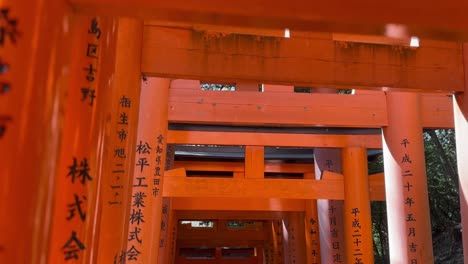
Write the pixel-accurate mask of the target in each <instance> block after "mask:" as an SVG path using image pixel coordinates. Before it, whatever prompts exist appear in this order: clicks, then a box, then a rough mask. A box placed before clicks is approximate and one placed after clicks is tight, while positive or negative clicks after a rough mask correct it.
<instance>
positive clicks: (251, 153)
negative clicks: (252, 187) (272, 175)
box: [244, 146, 265, 179]
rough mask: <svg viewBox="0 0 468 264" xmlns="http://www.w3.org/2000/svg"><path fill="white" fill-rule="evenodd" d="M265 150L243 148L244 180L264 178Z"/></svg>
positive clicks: (262, 148) (255, 147) (256, 147)
mask: <svg viewBox="0 0 468 264" xmlns="http://www.w3.org/2000/svg"><path fill="white" fill-rule="evenodd" d="M264 171H265V148H264V147H263V146H245V170H244V173H245V178H252V179H261V178H263V177H265V172H264Z"/></svg>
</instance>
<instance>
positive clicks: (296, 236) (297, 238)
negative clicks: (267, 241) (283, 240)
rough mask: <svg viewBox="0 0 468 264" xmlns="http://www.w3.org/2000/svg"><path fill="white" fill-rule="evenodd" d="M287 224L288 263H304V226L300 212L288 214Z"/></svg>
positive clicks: (302, 215)
mask: <svg viewBox="0 0 468 264" xmlns="http://www.w3.org/2000/svg"><path fill="white" fill-rule="evenodd" d="M288 222H289V225H288V227H289V229H288V234H289V243H288V244H289V263H292V264H299V263H306V252H305V250H306V245H305V225H304V214H303V213H302V212H290V213H289V217H288Z"/></svg>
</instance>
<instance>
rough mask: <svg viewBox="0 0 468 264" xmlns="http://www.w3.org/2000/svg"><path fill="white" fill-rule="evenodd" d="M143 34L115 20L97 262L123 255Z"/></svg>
mask: <svg viewBox="0 0 468 264" xmlns="http://www.w3.org/2000/svg"><path fill="white" fill-rule="evenodd" d="M142 31H143V23H142V22H141V21H138V20H134V19H127V18H120V19H119V20H118V28H117V40H116V52H115V53H116V55H115V69H114V72H115V74H114V76H115V77H114V79H112V80H113V81H112V83H111V88H112V89H111V91H112V94H111V97H110V99H109V100H110V101H111V102H110V103H111V107H110V111H109V121H108V123H107V124H106V137H105V141H104V142H105V144H106V147H105V148H103V151H104V159H103V164H104V165H103V166H104V167H103V168H102V178H101V187H100V188H101V195H100V198H99V199H100V201H99V207H100V209H99V212H100V214H101V216H100V227H99V240H98V250H97V252H96V255H95V256H96V258H97V262H98V263H106V262H112V261H115V262H117V263H120V261H122V260H125V255H126V249H127V240H128V219H129V216H130V212H129V210H130V206H131V204H130V203H131V194H132V182H133V177H132V175H133V171H134V166H135V152H134V149H135V146H136V144H135V143H136V133H137V127H138V112H139V101H140V75H141V73H140V70H139V62H140V56H141V54H140V50H139V47H140V45H141V39H142ZM110 42H113V41H112V40H111V41H110ZM130 45H131V46H130ZM124 116H127V117H128V120H127V121H126V122H122V120H121V118H122V117H124ZM124 123H126V124H124Z"/></svg>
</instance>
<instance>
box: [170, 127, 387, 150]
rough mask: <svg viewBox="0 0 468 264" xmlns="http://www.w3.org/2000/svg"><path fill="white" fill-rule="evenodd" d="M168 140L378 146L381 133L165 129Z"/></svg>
mask: <svg viewBox="0 0 468 264" xmlns="http://www.w3.org/2000/svg"><path fill="white" fill-rule="evenodd" d="M167 140H168V143H172V144H193V145H237V146H245V145H253V146H255V145H257V146H275V147H325V148H340V147H346V146H361V147H366V148H371V149H379V148H382V136H381V135H322V134H284V133H253V132H206V131H176V130H169V131H168V139H167Z"/></svg>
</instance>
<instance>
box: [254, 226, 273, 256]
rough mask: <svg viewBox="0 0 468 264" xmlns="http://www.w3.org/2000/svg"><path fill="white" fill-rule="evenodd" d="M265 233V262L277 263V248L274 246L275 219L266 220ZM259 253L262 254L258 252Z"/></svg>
mask: <svg viewBox="0 0 468 264" xmlns="http://www.w3.org/2000/svg"><path fill="white" fill-rule="evenodd" d="M264 230H265V234H266V238H267V239H266V240H265V242H264V244H263V255H264V257H265V258H264V259H265V264H274V263H275V248H274V241H275V227H274V223H273V221H266V222H265V228H264ZM257 254H261V252H258V253H257Z"/></svg>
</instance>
